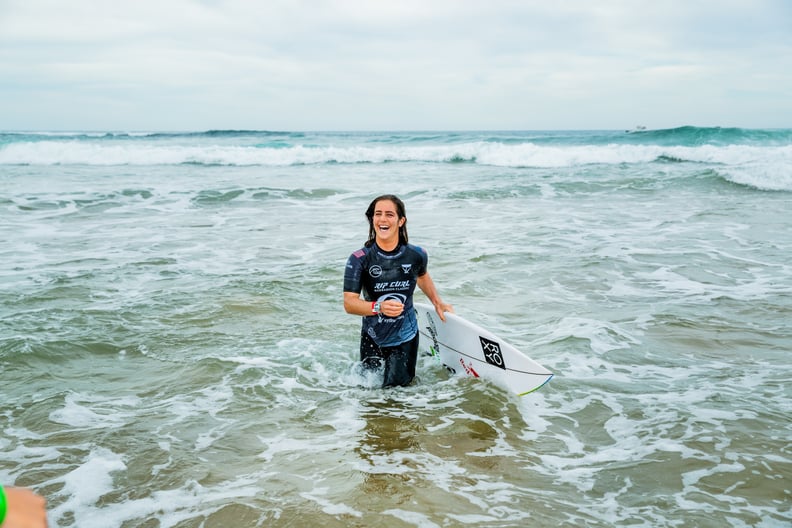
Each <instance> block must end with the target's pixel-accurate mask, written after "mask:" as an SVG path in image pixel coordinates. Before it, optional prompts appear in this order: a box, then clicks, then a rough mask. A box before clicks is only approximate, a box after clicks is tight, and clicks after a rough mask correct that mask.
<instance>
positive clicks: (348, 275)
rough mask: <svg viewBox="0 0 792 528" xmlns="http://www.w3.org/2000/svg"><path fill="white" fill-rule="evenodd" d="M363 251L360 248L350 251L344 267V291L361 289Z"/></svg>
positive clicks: (356, 291) (355, 291)
mask: <svg viewBox="0 0 792 528" xmlns="http://www.w3.org/2000/svg"><path fill="white" fill-rule="evenodd" d="M364 255H365V253H364V251H363V250H362V249H361V250H359V251H355V252H354V253H352V254H351V255H350V256H349V258H348V259H347V263H346V268H345V269H344V291H345V292H352V293H360V291H361V290H362V289H363V283H362V281H361V277H362V274H363V257H364Z"/></svg>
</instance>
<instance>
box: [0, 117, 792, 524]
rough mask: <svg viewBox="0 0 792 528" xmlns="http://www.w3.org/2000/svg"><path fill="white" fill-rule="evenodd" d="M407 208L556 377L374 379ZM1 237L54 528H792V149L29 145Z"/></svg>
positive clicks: (15, 471) (539, 137) (32, 445)
mask: <svg viewBox="0 0 792 528" xmlns="http://www.w3.org/2000/svg"><path fill="white" fill-rule="evenodd" d="M381 193H396V194H398V195H400V196H401V197H402V198H403V199H404V200H405V202H406V205H407V214H408V228H409V232H410V240H411V242H414V243H417V244H419V245H421V246H423V247H424V248H426V250H427V251H428V253H429V258H430V260H429V269H430V272H431V273H432V276H433V278H434V280H435V283H436V284H437V286H438V288H439V290H440V292H441V294H442V296H443V297H444V299H445V300H447V301H449V302H451V303H452V304H453V305H454V306H455V308H456V312H457V313H458V314H459V315H462V316H464V317H466V318H468V319H470V320H472V321H475V322H478V323H479V324H482V325H483V326H486V327H487V328H489V329H491V330H493V331H494V332H496V333H498V334H499V335H501V336H502V337H503V338H505V339H507V340H509V341H511V342H512V343H514V344H515V345H517V346H518V347H519V348H521V349H522V350H524V351H525V352H526V353H528V354H529V355H530V356H531V357H532V358H533V359H535V360H536V361H538V362H539V363H541V364H543V365H544V366H546V367H547V368H549V369H550V370H552V371H553V372H554V373H555V377H554V378H553V379H552V381H551V382H550V383H549V384H547V385H546V386H544V387H543V388H542V389H541V390H539V391H538V392H535V393H532V394H530V395H527V396H525V397H517V396H514V395H510V394H508V393H506V392H505V391H504V390H502V389H501V388H500V387H498V386H497V385H494V384H490V383H487V382H483V381H480V380H475V379H471V378H465V377H460V376H453V375H450V374H449V373H448V372H447V371H446V370H445V369H443V368H442V366H441V365H439V364H437V363H435V362H434V361H435V360H434V359H433V358H430V357H423V358H421V359H420V360H419V365H418V371H419V377H418V379H417V381H416V383H414V384H413V385H411V386H410V387H407V388H399V389H389V390H383V389H380V388H379V387H378V379H377V374H376V373H375V374H373V375H369V376H364V375H362V374H361V373H360V371H359V370H358V368H357V366H356V357H357V353H358V351H357V342H358V332H359V325H360V322H359V320H358V319H357V318H356V317H354V316H350V315H347V314H345V313H344V311H343V308H342V301H341V299H342V293H341V283H342V275H343V267H344V263H345V261H346V258H347V257H348V255H349V254H350V253H351V252H352V251H353V250H355V249H357V248H358V247H360V245H361V244H362V243H363V241H364V240H365V238H366V234H367V224H366V220H365V217H364V215H363V212H364V210H365V208H366V206H367V205H368V203H369V201H370V200H371V199H372V198H373V197H374V196H376V195H378V194H381ZM0 240H2V244H0V379H2V383H1V384H0V482H3V483H5V484H17V485H23V486H30V487H32V488H34V489H36V490H37V491H38V492H40V493H41V494H43V495H44V496H46V498H47V500H48V507H49V519H50V524H51V525H52V526H62V527H72V526H73V527H79V528H92V527H102V528H105V527H123V528H131V527H146V528H155V527H163V528H164V527H180V528H182V527H183V528H186V527H196V528H197V527H206V528H209V527H225V526H234V527H253V526H266V527H286V526H290V527H292V526H326V527H336V526H337V527H350V526H358V527H369V526H389V527H402V526H404V527H419V528H433V527H456V526H475V527H512V526H553V527H555V526H590V527H611V526H631V527H632V526H647V527H678V526H679V527H681V526H686V527H687V526H702V527H709V526H712V527H723V526H738V527H748V526H751V527H775V526H789V525H790V524H791V523H792V388H791V387H790V379H791V378H792V130H743V129H726V128H723V129H722V128H696V127H683V128H677V129H672V130H655V131H638V132H632V133H625V131H570V132H562V131H554V132H436V133H429V132H421V133H411V132H379V133H371V132H369V133H305V132H299V133H298V132H263V131H209V132H194V133H142V132H141V133H119V132H107V133H105V132H100V133H83V132H57V133H56V132H36V133H29V132H7V133H2V134H0ZM421 298H422V297H421V296H420V295H418V296H417V299H418V300H420V299H421Z"/></svg>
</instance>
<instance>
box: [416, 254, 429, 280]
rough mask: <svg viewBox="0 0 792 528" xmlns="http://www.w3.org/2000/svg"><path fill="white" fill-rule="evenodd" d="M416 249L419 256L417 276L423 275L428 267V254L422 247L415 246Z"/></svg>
mask: <svg viewBox="0 0 792 528" xmlns="http://www.w3.org/2000/svg"><path fill="white" fill-rule="evenodd" d="M416 249H417V250H418V256H419V257H420V263H419V266H418V277H423V276H424V275H426V272H427V270H428V268H429V254H428V253H427V252H426V251H424V249H423V248H422V247H418V248H416Z"/></svg>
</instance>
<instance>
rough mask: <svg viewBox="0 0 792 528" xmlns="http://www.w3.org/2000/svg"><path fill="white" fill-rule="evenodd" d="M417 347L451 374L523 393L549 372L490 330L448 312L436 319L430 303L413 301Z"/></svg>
mask: <svg viewBox="0 0 792 528" xmlns="http://www.w3.org/2000/svg"><path fill="white" fill-rule="evenodd" d="M415 311H416V314H417V315H418V328H419V332H420V334H421V338H420V349H421V350H423V351H424V352H426V353H428V354H430V355H432V356H435V357H437V358H438V359H439V360H440V361H441V362H442V363H443V365H445V366H446V367H447V368H448V369H449V370H451V371H452V372H455V373H461V374H466V375H468V376H473V377H476V378H483V379H486V380H488V381H491V382H493V383H495V384H497V385H500V386H502V387H504V388H506V389H508V390H509V391H511V392H514V393H516V394H518V395H519V396H523V395H525V394H528V393H529V392H533V391H535V390H536V389H538V388H539V387H541V386H542V385H544V384H545V383H547V382H548V381H550V378H552V377H553V373H552V372H550V371H549V370H547V369H546V368H544V367H543V366H542V365H540V364H539V363H537V362H535V361H534V360H532V359H531V358H529V357H528V356H526V355H525V354H523V353H522V352H520V351H519V350H517V349H516V348H515V347H514V346H512V345H510V344H509V343H507V342H506V341H504V340H503V339H501V338H499V337H498V336H496V335H495V334H493V333H492V332H489V331H488V330H485V329H483V328H481V327H480V326H478V325H476V324H473V323H471V322H470V321H467V320H465V319H463V318H462V317H459V316H458V315H455V314H452V313H446V314H445V318H446V320H445V322H443V321H441V320H440V317H438V315H437V312H435V309H434V306H430V305H428V304H423V303H415Z"/></svg>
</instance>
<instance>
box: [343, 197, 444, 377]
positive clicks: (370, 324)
mask: <svg viewBox="0 0 792 528" xmlns="http://www.w3.org/2000/svg"><path fill="white" fill-rule="evenodd" d="M366 217H367V218H368V222H369V239H368V241H366V243H365V245H364V246H363V248H361V249H359V250H357V251H355V252H354V253H352V255H350V257H349V259H348V260H347V264H346V271H345V273H344V309H345V310H346V312H347V313H350V314H354V315H360V316H363V325H362V330H361V334H360V361H361V362H362V363H363V366H364V367H365V368H369V369H376V368H378V367H379V366H380V365H381V364H382V363H384V364H385V370H384V377H383V382H382V386H383V387H391V386H398V385H401V386H406V385H409V384H410V383H411V382H412V380H413V378H414V377H415V365H416V362H417V358H418V321H417V319H416V316H415V310H414V309H413V292H414V291H415V287H416V286H418V287H419V288H420V289H421V291H423V292H424V293H425V294H426V296H427V297H428V298H429V300H430V301H431V302H432V304H433V305H434V307H435V311H437V314H438V315H439V316H440V319H442V320H445V316H444V315H443V314H444V313H445V312H453V308H452V307H451V305H450V304H446V303H444V302H443V301H442V299H441V298H440V295H439V294H438V293H437V288H436V287H435V285H434V282H433V281H432V278H431V276H430V275H429V272H428V271H427V264H428V261H429V256H428V255H427V254H426V251H424V250H423V249H422V248H420V247H418V246H414V245H412V244H409V243H408V236H407V215H406V212H405V207H404V202H402V201H401V199H399V198H398V197H396V196H394V195H390V194H388V195H383V196H380V197H378V198H375V199H374V200H373V201H372V202H371V204H370V205H369V207H368V209H367V210H366Z"/></svg>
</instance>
